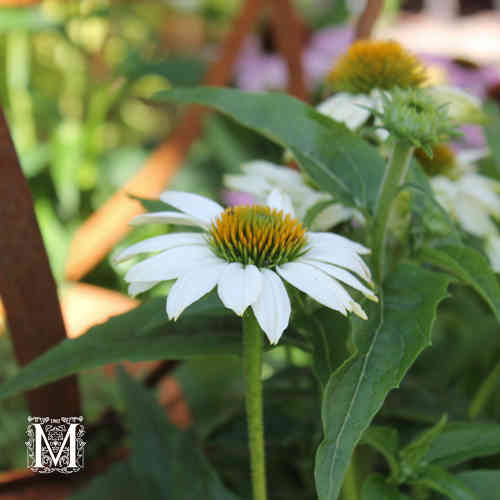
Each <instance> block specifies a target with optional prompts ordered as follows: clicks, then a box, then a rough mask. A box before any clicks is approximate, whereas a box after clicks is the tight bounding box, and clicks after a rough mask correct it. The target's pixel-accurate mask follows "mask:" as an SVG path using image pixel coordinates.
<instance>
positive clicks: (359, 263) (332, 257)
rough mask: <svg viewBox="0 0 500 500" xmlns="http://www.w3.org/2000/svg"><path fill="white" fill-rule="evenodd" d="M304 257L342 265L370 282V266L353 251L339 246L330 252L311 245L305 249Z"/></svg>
mask: <svg viewBox="0 0 500 500" xmlns="http://www.w3.org/2000/svg"><path fill="white" fill-rule="evenodd" d="M304 257H307V258H308V259H312V260H319V261H321V262H328V263H329V264H334V265H336V266H340V267H344V268H346V269H348V270H350V271H354V272H355V273H356V274H357V275H358V276H360V277H361V278H363V279H364V280H365V281H368V283H370V284H371V283H372V277H371V272H370V268H369V267H368V266H367V265H366V263H365V262H364V261H363V259H362V258H361V257H360V256H359V255H358V254H357V253H355V252H349V251H346V250H344V249H340V248H339V249H337V250H336V251H335V252H332V251H331V250H329V249H325V247H311V248H309V249H307V252H306V253H305V254H304Z"/></svg>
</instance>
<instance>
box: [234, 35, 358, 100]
mask: <svg viewBox="0 0 500 500" xmlns="http://www.w3.org/2000/svg"><path fill="white" fill-rule="evenodd" d="M352 37H353V31H352V28H351V27H348V26H342V27H337V28H325V29H322V30H319V31H317V32H316V33H314V34H313V35H312V36H311V37H310V39H309V41H308V43H307V46H306V47H305V48H304V52H303V55H302V58H303V63H304V74H305V79H306V84H307V86H308V87H309V89H313V88H314V86H315V85H316V84H318V82H319V81H321V80H322V79H323V77H324V76H325V75H326V74H327V73H328V71H329V70H330V68H331V67H332V66H333V64H334V62H335V60H336V59H337V58H338V57H339V56H340V55H341V54H342V53H343V52H344V51H345V50H346V49H347V47H348V46H349V44H350V42H351V40H352ZM235 71H236V73H235V78H236V84H237V86H238V87H239V88H241V89H243V90H248V91H253V92H255V91H263V90H283V89H285V88H286V85H287V80H288V74H287V73H288V72H287V67H286V62H285V61H284V59H283V58H282V57H281V55H279V54H277V53H273V52H271V53H269V52H266V51H265V50H264V48H263V46H262V42H261V40H260V39H259V38H258V37H256V36H251V37H249V38H248V39H247V40H246V42H245V46H244V48H243V51H242V53H241V56H240V58H239V60H238V62H237V64H236V66H235Z"/></svg>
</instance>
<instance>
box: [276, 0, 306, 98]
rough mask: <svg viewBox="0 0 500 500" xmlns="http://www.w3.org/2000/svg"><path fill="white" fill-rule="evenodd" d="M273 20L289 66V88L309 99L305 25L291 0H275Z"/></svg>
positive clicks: (281, 50) (292, 91)
mask: <svg viewBox="0 0 500 500" xmlns="http://www.w3.org/2000/svg"><path fill="white" fill-rule="evenodd" d="M272 21H273V28H274V32H275V36H276V42H277V46H278V49H279V52H280V53H281V55H282V56H283V58H284V59H285V61H286V63H287V67H288V90H289V92H290V94H292V95H293V96H295V97H297V98H298V99H301V100H302V101H307V87H306V82H305V78H304V68H303V63H302V45H303V37H304V27H303V25H302V24H301V22H300V21H299V19H298V18H297V15H296V13H295V11H294V8H293V5H292V4H291V2H290V0H274V2H273V10H272Z"/></svg>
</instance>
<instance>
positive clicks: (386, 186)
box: [372, 139, 413, 286]
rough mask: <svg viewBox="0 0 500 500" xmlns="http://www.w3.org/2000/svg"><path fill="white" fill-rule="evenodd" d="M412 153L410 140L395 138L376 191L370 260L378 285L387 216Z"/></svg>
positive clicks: (380, 278)
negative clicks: (377, 191)
mask: <svg viewBox="0 0 500 500" xmlns="http://www.w3.org/2000/svg"><path fill="white" fill-rule="evenodd" d="M412 154H413V145H412V144H411V143H410V142H408V141H406V140H404V139H400V140H397V142H396V144H395V145H394V149H393V151H392V155H391V158H390V160H389V163H388V164H387V167H386V169H385V174H384V178H383V180H382V185H381V186H380V191H379V193H378V197H377V203H376V205H375V220H374V224H373V260H372V262H373V268H374V269H373V272H374V277H375V281H376V283H377V284H378V285H379V286H381V285H382V280H383V278H384V261H385V243H386V237H387V226H388V223H389V216H390V215H391V209H392V204H393V202H394V199H395V198H396V195H397V194H398V191H399V188H400V187H401V184H402V183H403V181H404V179H405V177H406V173H407V172H408V167H409V165H410V160H411V157H412Z"/></svg>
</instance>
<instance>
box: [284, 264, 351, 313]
mask: <svg viewBox="0 0 500 500" xmlns="http://www.w3.org/2000/svg"><path fill="white" fill-rule="evenodd" d="M276 270H277V272H278V274H279V275H280V276H281V277H282V278H283V279H285V280H286V281H288V283H290V284H291V285H293V286H294V287H295V288H298V289H299V290H301V291H302V292H304V293H306V294H307V295H309V296H310V297H312V298H313V299H314V300H316V302H319V303H320V304H323V305H324V306H326V307H329V308H330V309H334V310H335V311H339V312H340V313H342V314H344V315H345V314H346V313H347V311H350V310H352V306H351V304H352V302H353V300H352V299H351V297H350V295H349V294H348V293H347V292H346V291H345V290H344V288H343V287H342V285H340V284H339V283H338V282H336V281H335V280H333V279H332V278H330V277H329V276H328V275H326V274H325V273H324V272H322V271H320V270H319V269H317V268H315V267H313V266H310V265H308V264H304V263H302V262H288V263H287V264H284V265H282V266H279V267H277V269H276Z"/></svg>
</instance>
